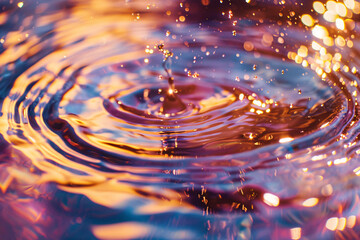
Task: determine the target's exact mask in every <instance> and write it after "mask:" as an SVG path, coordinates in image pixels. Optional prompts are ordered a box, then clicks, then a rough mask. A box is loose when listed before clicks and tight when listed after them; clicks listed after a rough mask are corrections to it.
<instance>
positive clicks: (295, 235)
mask: <svg viewBox="0 0 360 240" xmlns="http://www.w3.org/2000/svg"><path fill="white" fill-rule="evenodd" d="M290 236H291V239H292V240H297V239H300V238H301V228H291V229H290Z"/></svg>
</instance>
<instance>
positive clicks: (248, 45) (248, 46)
mask: <svg viewBox="0 0 360 240" xmlns="http://www.w3.org/2000/svg"><path fill="white" fill-rule="evenodd" d="M244 49H245V50H246V51H248V52H250V51H252V50H254V44H253V43H252V42H249V41H246V42H245V43H244Z"/></svg>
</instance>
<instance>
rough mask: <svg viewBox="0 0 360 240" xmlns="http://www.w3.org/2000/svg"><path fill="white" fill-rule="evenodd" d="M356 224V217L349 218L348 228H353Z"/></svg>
mask: <svg viewBox="0 0 360 240" xmlns="http://www.w3.org/2000/svg"><path fill="white" fill-rule="evenodd" d="M355 224H356V216H350V217H348V218H347V221H346V227H347V228H353V227H354V226H355Z"/></svg>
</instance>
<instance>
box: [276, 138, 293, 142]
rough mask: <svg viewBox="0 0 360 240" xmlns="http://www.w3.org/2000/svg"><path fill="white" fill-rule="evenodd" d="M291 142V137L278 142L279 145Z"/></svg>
mask: <svg viewBox="0 0 360 240" xmlns="http://www.w3.org/2000/svg"><path fill="white" fill-rule="evenodd" d="M293 140H294V138H291V137H286V138H281V139H280V140H279V143H288V142H291V141H293Z"/></svg>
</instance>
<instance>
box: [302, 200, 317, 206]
mask: <svg viewBox="0 0 360 240" xmlns="http://www.w3.org/2000/svg"><path fill="white" fill-rule="evenodd" d="M318 202H319V199H317V198H309V199H306V200H305V201H304V202H303V204H302V205H303V206H304V207H313V206H315V205H316V204H318Z"/></svg>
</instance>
